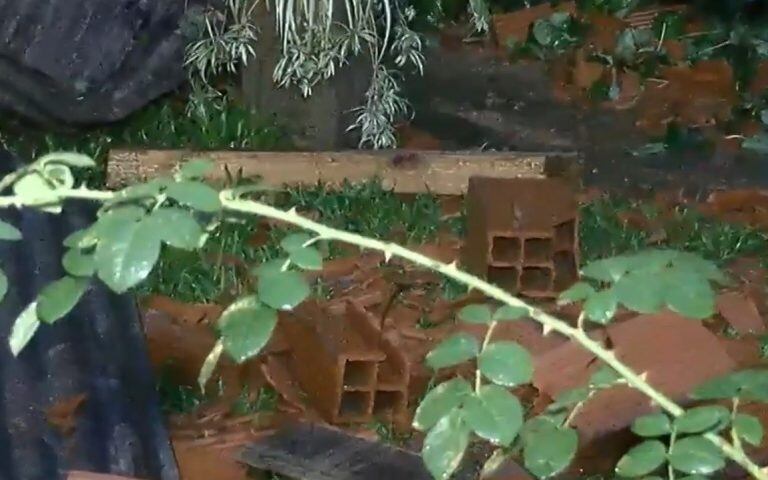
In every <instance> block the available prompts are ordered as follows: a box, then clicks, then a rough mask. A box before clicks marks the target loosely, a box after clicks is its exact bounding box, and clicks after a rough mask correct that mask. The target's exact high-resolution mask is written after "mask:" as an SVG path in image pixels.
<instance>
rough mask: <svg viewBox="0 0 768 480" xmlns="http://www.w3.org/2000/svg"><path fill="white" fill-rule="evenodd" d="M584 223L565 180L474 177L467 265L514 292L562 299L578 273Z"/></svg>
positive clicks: (469, 205)
mask: <svg viewBox="0 0 768 480" xmlns="http://www.w3.org/2000/svg"><path fill="white" fill-rule="evenodd" d="M578 222H579V218H578V201H577V199H576V195H575V192H574V191H573V189H572V188H571V187H570V186H569V185H568V184H567V183H566V182H564V181H562V180H559V179H554V178H552V179H549V178H547V179H525V178H516V179H504V178H489V177H473V178H471V179H470V180H469V188H468V191H467V241H466V244H465V247H464V251H463V254H462V260H463V263H464V266H465V268H466V269H468V270H469V271H470V272H472V273H474V274H476V275H479V276H481V277H483V278H486V279H487V280H489V281H490V282H491V283H494V284H496V285H498V286H500V287H502V288H504V289H506V290H508V291H510V292H511V293H515V294H521V295H524V296H528V297H534V298H552V297H556V296H557V294H558V293H560V292H562V291H563V290H565V289H567V288H568V287H570V286H571V285H572V284H573V283H574V282H575V281H576V280H577V277H578V264H579V244H578Z"/></svg>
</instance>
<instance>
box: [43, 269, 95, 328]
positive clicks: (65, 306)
mask: <svg viewBox="0 0 768 480" xmlns="http://www.w3.org/2000/svg"><path fill="white" fill-rule="evenodd" d="M88 283H89V282H88V279H86V278H75V277H64V278H61V279H59V280H56V281H55V282H53V283H51V284H50V285H48V286H47V287H45V288H44V289H43V290H42V291H41V292H40V295H38V297H37V317H38V319H39V320H41V321H43V322H45V323H54V322H55V321H56V320H59V319H60V318H62V317H63V316H65V315H66V314H68V313H69V312H70V311H71V310H72V309H73V308H75V305H77V302H79V301H80V299H81V298H82V297H83V294H84V293H85V291H86V290H87V289H88Z"/></svg>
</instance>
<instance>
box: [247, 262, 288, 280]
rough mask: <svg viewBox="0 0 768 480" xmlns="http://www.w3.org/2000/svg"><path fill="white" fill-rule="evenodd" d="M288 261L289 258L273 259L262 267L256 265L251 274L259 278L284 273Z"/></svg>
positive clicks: (261, 265)
mask: <svg viewBox="0 0 768 480" xmlns="http://www.w3.org/2000/svg"><path fill="white" fill-rule="evenodd" d="M287 261H288V259H287V258H273V259H272V260H267V261H266V262H264V263H262V264H260V265H256V266H255V267H254V268H252V269H251V273H252V274H253V275H256V276H257V277H261V276H262V275H271V274H275V273H280V272H281V271H283V265H285V262H287Z"/></svg>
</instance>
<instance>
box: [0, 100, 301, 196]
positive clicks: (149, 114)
mask: <svg viewBox="0 0 768 480" xmlns="http://www.w3.org/2000/svg"><path fill="white" fill-rule="evenodd" d="M0 145H2V146H3V147H4V148H6V149H8V150H11V151H13V152H15V153H16V154H17V155H19V156H20V157H21V158H24V159H33V158H35V157H37V156H40V155H42V154H45V153H47V152H50V151H54V150H69V151H78V152H81V153H85V154H88V155H91V156H92V157H93V158H94V159H96V160H97V161H98V163H99V165H100V168H99V169H97V170H93V171H91V172H89V174H88V176H86V177H83V178H81V179H80V180H82V181H86V182H87V183H88V184H89V185H91V186H101V185H103V182H104V178H105V173H106V157H107V154H108V153H109V150H110V149H113V148H121V147H131V148H159V149H165V148H169V149H176V148H179V149H181V148H188V149H195V150H218V149H229V150H260V149H263V150H270V149H276V148H279V147H282V146H285V145H286V141H285V138H284V136H283V135H282V133H281V131H280V129H279V128H277V127H275V126H273V125H269V124H267V123H265V122H259V121H257V120H256V119H255V117H254V115H252V114H251V113H250V112H249V111H248V110H247V109H245V108H242V107H239V106H237V105H235V104H233V103H231V102H225V103H224V104H223V105H220V104H218V103H215V102H213V101H208V102H207V103H206V104H205V111H204V112H203V113H201V114H199V115H188V114H187V113H186V112H185V104H184V103H183V101H181V100H180V99H179V98H177V97H176V96H168V97H164V98H162V99H159V100H157V101H156V102H154V103H153V104H151V105H149V106H147V107H146V108H144V109H142V110H140V111H139V112H137V113H135V114H133V115H131V116H130V117H128V118H126V119H125V120H123V121H120V122H117V123H114V124H112V125H108V126H103V127H98V128H91V129H85V130H73V131H71V132H68V133H50V132H43V131H39V130H37V129H32V128H28V127H26V126H24V125H23V124H21V123H19V122H14V121H9V120H5V121H4V122H3V123H1V124H0Z"/></svg>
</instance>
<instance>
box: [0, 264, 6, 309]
mask: <svg viewBox="0 0 768 480" xmlns="http://www.w3.org/2000/svg"><path fill="white" fill-rule="evenodd" d="M7 294H8V276H7V275H6V274H5V272H3V271H2V270H0V302H2V301H3V300H5V296H6V295H7Z"/></svg>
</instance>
